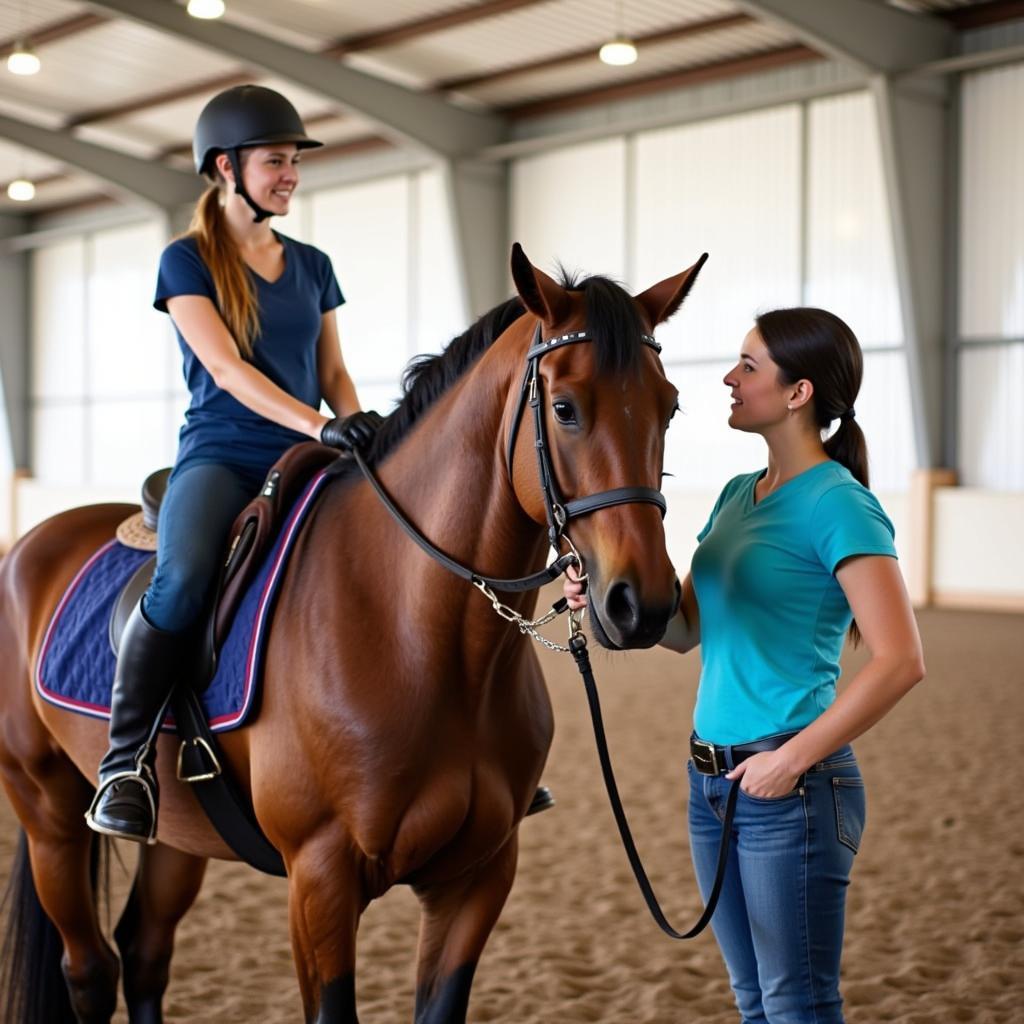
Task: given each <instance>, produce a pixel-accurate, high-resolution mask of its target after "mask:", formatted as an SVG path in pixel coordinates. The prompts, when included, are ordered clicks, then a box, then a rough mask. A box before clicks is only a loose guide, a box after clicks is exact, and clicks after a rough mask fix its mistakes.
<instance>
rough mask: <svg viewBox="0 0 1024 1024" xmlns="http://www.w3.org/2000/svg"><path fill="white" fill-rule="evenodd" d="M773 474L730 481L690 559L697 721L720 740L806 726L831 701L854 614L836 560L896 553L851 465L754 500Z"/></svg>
mask: <svg viewBox="0 0 1024 1024" xmlns="http://www.w3.org/2000/svg"><path fill="white" fill-rule="evenodd" d="M765 472H766V470H760V471H759V472H757V473H747V474H745V475H743V476H738V477H734V478H733V479H732V480H730V481H729V483H727V484H726V485H725V489H724V490H723V491H722V493H721V495H720V496H719V498H718V501H717V502H716V503H715V507H714V509H713V510H712V512H711V518H710V519H709V520H708V522H707V525H706V526H705V527H704V529H703V530H701V532H700V533H699V534H698V536H697V539H698V541H699V542H700V543H699V545H698V547H697V550H696V552H695V553H694V556H693V564H692V566H691V574H692V578H693V586H694V590H695V592H696V594H697V604H698V606H699V608H700V638H701V658H702V662H703V668H702V670H701V677H700V687H699V689H698V691H697V706H696V709H695V711H694V728H695V730H696V732H697V735H698V736H700V737H701V738H702V739H705V740H710V741H711V742H713V743H721V744H729V743H746V742H750V741H752V740H756V739H760V738H762V737H764V736H772V735H774V734H776V733H781V732H792V731H795V730H798V729H802V728H803V727H804V726H805V725H808V724H809V723H811V722H812V721H814V719H816V718H817V717H818V716H819V715H820V714H821V713H822V712H823V711H824V710H825V709H826V708H827V707H828V706H829V705H830V704H831V703H832V701H833V700H835V695H836V680H837V679H838V678H839V672H840V669H839V655H840V652H841V650H842V646H843V637H844V635H845V634H846V631H847V629H848V628H849V626H850V621H851V618H852V615H851V612H850V606H849V604H848V603H847V601H846V596H845V594H844V593H843V590H842V588H841V587H840V586H839V583H838V581H837V580H836V578H835V575H834V574H835V570H836V567H837V566H838V565H839V563H840V562H841V561H842V560H843V559H844V558H849V557H850V556H852V555H888V556H891V557H893V558H895V557H896V549H895V548H894V547H893V538H894V536H895V530H894V529H893V526H892V523H891V522H890V521H889V518H888V517H887V516H886V514H885V513H884V512H883V511H882V506H881V505H880V504H879V503H878V499H877V498H876V497H875V496H874V495H873V494H872V493H871V492H870V491H869V490H868V489H867V488H866V487H863V486H862V485H861V484H859V483H858V482H857V480H855V479H854V477H853V476H852V475H851V473H850V471H849V470H848V469H846V467H845V466H842V465H840V464H839V463H838V462H833V461H831V460H830V461H827V462H821V463H818V464H817V465H816V466H812V467H811V468H810V469H808V470H806V471H804V472H803V473H800V474H799V475H798V476H795V477H793V479H792V480H788V481H787V482H786V483H784V484H783V485H782V486H781V487H780V488H779V489H778V490H777V491H774V492H773V493H771V494H769V495H768V496H767V497H765V498H764V499H763V500H762V501H760V502H757V503H755V501H754V487H755V485H756V483H757V481H758V480H760V479H761V477H763V476H764V475H765Z"/></svg>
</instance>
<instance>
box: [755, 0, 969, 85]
mask: <svg viewBox="0 0 1024 1024" xmlns="http://www.w3.org/2000/svg"><path fill="white" fill-rule="evenodd" d="M736 6H737V7H739V8H740V10H742V11H746V12H747V13H748V14H751V15H753V16H754V17H755V18H759V19H760V20H762V21H769V22H773V23H774V24H776V25H779V26H780V27H782V28H784V29H787V30H788V31H790V32H792V33H793V34H794V35H796V36H797V37H798V38H799V39H800V40H801V41H802V42H804V43H806V44H807V45H808V46H811V47H814V49H816V50H819V51H821V52H822V53H827V54H828V55H829V56H830V57H836V58H837V59H839V60H848V61H852V62H853V63H855V64H857V65H859V66H860V67H861V68H863V69H864V70H866V71H870V72H874V73H879V72H881V73H887V74H888V73H893V72H897V71H903V70H906V69H907V68H911V67H914V66H916V65H918V64H924V63H927V62H928V61H931V60H939V59H941V58H942V57H947V56H949V54H950V53H952V44H953V39H954V38H955V33H954V31H953V29H952V28H951V27H950V26H949V25H948V24H946V23H945V22H943V21H940V20H939V19H937V18H932V17H929V16H927V15H921V14H911V13H910V12H909V11H902V10H900V9H899V8H897V7H889V6H887V5H885V4H882V3H879V2H878V0H828V3H820V2H817V0H815V2H813V3H810V2H808V0H736Z"/></svg>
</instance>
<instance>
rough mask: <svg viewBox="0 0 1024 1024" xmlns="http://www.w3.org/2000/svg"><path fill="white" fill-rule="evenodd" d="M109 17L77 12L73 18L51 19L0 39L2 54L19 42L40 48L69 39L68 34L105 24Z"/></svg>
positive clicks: (75, 33)
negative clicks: (48, 21)
mask: <svg viewBox="0 0 1024 1024" xmlns="http://www.w3.org/2000/svg"><path fill="white" fill-rule="evenodd" d="M107 20H108V19H107V18H105V17H103V15H102V14H92V13H90V12H88V11H87V12H86V13H85V14H76V15H75V16H74V17H73V18H63V19H62V20H61V21H51V22H50V23H49V24H48V25H40V26H39V28H36V29H32V30H31V31H27V32H20V33H19V34H18V35H16V36H11V37H10V38H9V39H4V40H0V54H3V55H6V54H8V53H10V52H11V50H13V49H14V47H15V46H16V45H17V44H18V43H28V44H29V45H30V46H33V47H35V48H36V49H38V48H39V47H40V46H46V44H47V43H55V42H57V40H58V39H67V37H68V36H76V35H78V33H79V32H85V31H86V30H88V29H90V28H95V27H96V26H97V25H105V24H106V23H107Z"/></svg>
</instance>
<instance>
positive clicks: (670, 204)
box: [591, 106, 800, 390]
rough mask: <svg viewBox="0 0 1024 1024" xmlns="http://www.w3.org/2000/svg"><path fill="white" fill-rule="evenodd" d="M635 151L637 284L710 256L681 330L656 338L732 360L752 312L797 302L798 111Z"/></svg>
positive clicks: (685, 350) (691, 352)
mask: <svg viewBox="0 0 1024 1024" xmlns="http://www.w3.org/2000/svg"><path fill="white" fill-rule="evenodd" d="M635 146H636V155H635V164H636V170H635V178H634V202H633V205H634V210H635V213H634V223H635V229H634V233H633V246H632V247H633V253H632V264H631V265H632V268H633V269H632V271H631V275H632V277H633V278H634V280H633V281H632V282H631V284H633V285H634V287H635V288H636V289H637V290H640V289H643V288H646V287H648V286H649V285H651V284H653V283H654V282H656V281H659V280H661V279H662V278H664V277H668V276H669V275H671V274H677V273H679V271H680V270H683V269H685V268H686V267H688V266H690V264H691V263H693V262H694V261H695V260H696V259H697V257H698V256H699V255H700V254H701V253H702V252H708V253H710V258H709V260H708V263H707V265H706V266H705V267H704V269H703V270H702V271H701V276H700V280H699V281H698V282H697V285H696V287H695V288H694V291H693V292H692V293H691V295H690V297H689V298H688V299H687V307H688V309H687V321H686V329H685V332H684V331H683V328H682V321H680V322H679V323H677V322H675V321H670V322H669V323H668V324H665V325H664V326H662V327H661V328H659V331H658V340H659V341H661V342H662V344H664V345H665V346H666V347H667V348H668V347H671V349H672V351H674V352H676V353H678V354H679V355H680V356H705V355H709V354H714V355H722V356H723V358H727V357H729V356H731V355H732V354H733V353H734V352H736V351H738V350H739V346H740V342H741V341H742V340H743V336H744V334H746V332H747V331H748V330H749V329H750V326H751V324H752V322H753V317H754V314H755V313H756V312H758V311H760V310H763V309H774V308H776V307H779V306H793V305H797V304H798V302H799V299H800V112H799V108H797V107H795V106H787V107H779V108H775V109H772V110H767V111H761V112H758V113H754V114H744V115H742V116H738V117H728V118H722V119H720V120H716V121H707V122H703V123H701V124H695V125H686V126H684V127H681V128H671V129H667V130H662V131H654V132H645V133H642V134H640V135H638V136H637V137H636V141H635ZM596 215H597V214H596V211H592V212H591V216H596ZM601 216H603V213H602V214H601ZM677 319H678V318H677ZM677 346H678V347H677ZM723 390H724V389H723Z"/></svg>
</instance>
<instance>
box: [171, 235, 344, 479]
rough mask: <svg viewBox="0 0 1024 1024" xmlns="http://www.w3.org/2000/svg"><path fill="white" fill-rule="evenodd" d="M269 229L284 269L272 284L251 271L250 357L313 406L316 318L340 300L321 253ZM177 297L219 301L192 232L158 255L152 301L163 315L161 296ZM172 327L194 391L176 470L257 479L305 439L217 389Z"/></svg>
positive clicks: (316, 397)
mask: <svg viewBox="0 0 1024 1024" xmlns="http://www.w3.org/2000/svg"><path fill="white" fill-rule="evenodd" d="M274 234H275V235H276V237H277V239H278V241H280V242H281V244H282V245H283V246H284V272H283V273H282V274H281V276H280V277H279V278H278V279H277V280H276V281H273V282H270V281H267V280H265V279H264V278H262V277H260V275H259V274H257V273H256V272H255V271H250V276H251V278H252V281H253V284H254V285H255V288H256V299H257V302H258V303H259V318H260V334H259V337H257V338H256V341H255V344H254V346H253V356H252V360H251V362H252V365H253V366H255V367H256V369H258V370H260V371H261V372H262V373H264V374H265V375H266V376H267V377H269V378H270V380H272V381H273V382H274V383H275V384H277V385H278V386H279V387H281V388H283V389H284V390H285V391H287V392H288V394H290V395H292V396H293V397H294V398H297V399H298V400H299V401H300V402H305V403H306V404H307V405H309V406H312V407H313V408H314V409H316V408H319V406H320V400H321V393H320V380H319V377H318V375H317V359H316V356H317V342H318V341H319V338H320V326H321V317H322V315H323V314H324V313H326V312H327V311H328V310H331V309H334V308H336V307H337V306H340V305H341V304H342V303H343V302H344V301H345V300H344V298H343V296H342V294H341V289H340V288H339V287H338V281H337V279H336V278H335V276H334V270H333V268H332V267H331V261H330V258H329V257H328V256H327V255H326V254H325V253H322V252H321V251H320V250H319V249H315V248H314V247H313V246H311V245H305V244H303V243H302V242H296V241H295V240H294V239H292V238H287V237H286V236H285V235H282V234H279V233H278V232H274ZM177 295H205V296H207V298H209V299H210V300H211V301H212V302H213V304H214V305H215V306H216V305H217V291H216V289H215V288H214V284H213V277H212V276H211V274H210V271H209V270H208V269H207V266H206V264H205V263H204V262H203V260H202V258H201V257H200V255H199V250H198V247H197V244H196V240H195V239H194V238H179V239H177V240H175V241H174V242H171V244H170V245H168V246H167V248H166V249H164V251H163V255H161V257H160V273H159V276H158V278H157V285H156V296H155V298H154V300H153V305H154V306H155V307H156V308H157V309H158V310H160V311H161V312H162V313H166V312H167V300H168V299H171V298H174V297H175V296H177ZM175 333H176V334H177V336H178V344H179V346H180V347H181V352H182V356H183V358H184V374H185V383H186V384H187V385H188V390H189V392H190V393H191V395H192V402H191V404H190V405H189V408H188V411H187V412H186V413H185V425H184V426H183V427H182V428H181V432H180V434H179V435H178V457H177V459H176V460H175V463H174V468H175V472H178V471H180V470H181V469H183V468H185V466H187V465H197V464H199V463H204V462H205V463H209V462H213V463H220V464H222V465H230V466H235V467H238V468H240V469H244V470H251V471H253V472H254V473H255V474H256V475H257V476H259V477H262V475H263V474H264V473H265V472H266V471H267V470H268V469H269V468H270V467H271V466H272V465H273V464H274V462H275V461H276V460H277V459H278V458H279V457H280V456H281V455H282V454H283V452H284V451H285V449H287V448H290V447H291V446H292V445H293V444H298V443H299V442H300V441H308V440H309V438H307V437H306V436H305V435H304V434H301V433H299V432H298V431H296V430H289V429H288V428H286V427H282V426H279V425H278V424H276V423H273V422H271V421H270V420H268V419H266V418H265V417H263V416H260V415H259V413H256V412H253V411H252V410H251V409H248V408H246V406H244V405H243V404H242V403H241V402H239V401H238V400H237V399H236V398H233V397H232V396H231V395H229V394H228V393H227V392H226V391H224V390H223V389H222V388H219V387H217V385H216V384H215V383H214V380H213V377H211V376H210V374H209V372H208V371H207V370H206V367H204V366H203V364H202V363H201V362H200V361H199V359H198V358H197V357H196V354H195V353H194V352H193V351H192V349H191V348H190V347H189V345H188V343H187V342H186V341H185V339H184V338H183V337H182V336H181V332H180V331H179V330H178V329H177V325H175Z"/></svg>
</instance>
